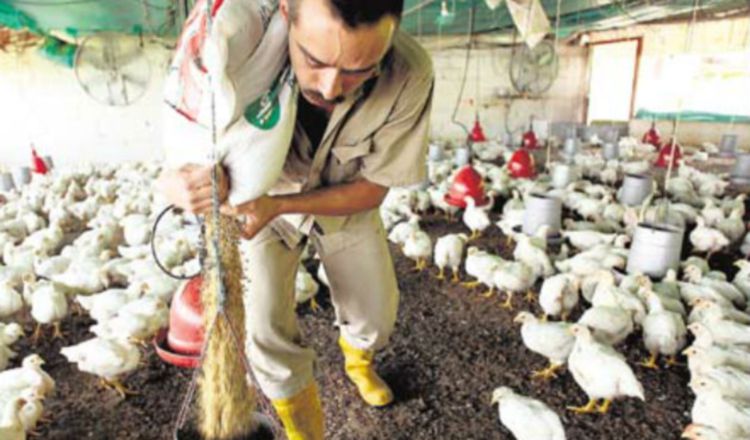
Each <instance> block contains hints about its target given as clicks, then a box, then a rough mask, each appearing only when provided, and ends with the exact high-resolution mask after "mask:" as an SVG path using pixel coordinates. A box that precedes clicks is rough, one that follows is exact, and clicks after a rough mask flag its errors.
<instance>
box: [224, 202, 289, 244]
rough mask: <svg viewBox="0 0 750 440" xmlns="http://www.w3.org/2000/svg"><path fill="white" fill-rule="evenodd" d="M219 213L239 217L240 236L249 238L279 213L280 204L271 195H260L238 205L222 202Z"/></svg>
mask: <svg viewBox="0 0 750 440" xmlns="http://www.w3.org/2000/svg"><path fill="white" fill-rule="evenodd" d="M221 213H222V214H224V215H229V216H233V217H239V219H240V220H241V221H242V225H241V227H240V233H241V235H242V238H244V239H246V240H250V239H251V238H253V237H255V235H256V234H257V233H258V232H259V231H260V230H261V229H263V227H265V226H266V225H267V224H268V223H269V222H270V221H271V220H273V219H274V218H276V216H277V215H279V214H280V213H281V206H280V204H279V202H278V200H277V199H275V198H273V197H269V196H260V197H259V198H257V199H255V200H251V201H249V202H247V203H243V204H241V205H238V206H230V205H228V204H224V205H222V207H221Z"/></svg>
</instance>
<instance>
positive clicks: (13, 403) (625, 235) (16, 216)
mask: <svg viewBox="0 0 750 440" xmlns="http://www.w3.org/2000/svg"><path fill="white" fill-rule="evenodd" d="M474 149H475V151H474V153H475V154H476V156H477V157H478V158H479V159H480V160H476V161H475V162H474V167H475V168H476V169H477V170H478V171H479V172H480V174H481V175H482V176H483V177H484V178H485V181H486V189H487V191H488V192H489V193H490V195H491V197H493V198H496V199H498V200H501V199H502V200H506V201H505V203H504V204H503V206H502V208H501V212H500V214H499V215H498V214H497V213H496V212H494V211H491V209H490V207H491V206H492V205H493V203H490V204H489V205H486V206H475V204H474V203H473V200H472V199H468V200H467V204H468V207H467V208H466V209H465V210H463V211H461V212H459V210H458V209H456V208H455V207H453V206H451V205H448V204H447V203H446V202H445V201H444V196H445V194H446V192H447V191H448V188H449V186H450V183H451V181H452V177H453V175H454V173H455V172H456V166H455V165H454V164H453V161H452V160H451V159H450V158H448V159H445V160H431V161H429V162H428V165H429V182H427V183H425V184H424V185H423V186H421V187H419V188H409V189H394V190H392V191H391V192H390V193H389V195H388V197H387V198H386V200H385V202H384V203H383V206H382V207H381V216H382V219H383V222H384V223H385V225H386V227H387V229H388V231H389V235H388V239H389V240H390V241H392V242H393V243H397V244H398V245H400V246H401V248H402V250H403V253H404V255H405V256H407V257H408V258H410V259H413V260H414V262H415V267H416V269H419V270H423V269H425V268H426V267H427V266H428V264H429V262H433V263H434V264H435V265H436V266H437V268H438V269H437V276H438V277H439V278H440V279H446V278H447V276H448V275H447V274H446V271H450V275H451V276H450V278H451V280H452V281H453V282H459V281H461V280H460V274H461V268H463V269H464V271H465V272H466V273H467V274H468V275H470V276H471V279H470V280H463V281H464V285H465V286H467V288H469V287H476V286H480V285H481V286H484V287H485V288H486V291H485V293H484V295H485V296H488V297H489V296H492V295H495V294H500V295H504V302H503V303H502V306H503V307H504V308H506V309H512V308H513V307H514V295H516V294H522V295H524V296H525V298H526V299H527V300H537V301H538V302H539V304H540V306H541V307H542V309H543V310H544V313H545V316H542V317H537V316H534V315H532V314H531V313H529V312H526V311H521V312H520V313H518V314H517V315H516V317H515V322H517V323H519V324H520V325H521V338H522V339H523V342H524V344H525V345H526V347H528V349H529V350H531V351H533V352H535V353H538V354H539V355H540V356H543V357H545V358H546V359H547V360H548V361H549V367H548V368H546V369H544V370H541V371H538V372H535V373H534V376H535V377H537V378H539V379H545V380H550V379H553V378H554V377H556V375H557V374H558V370H560V369H561V368H562V367H563V366H566V365H567V370H568V371H569V372H570V374H571V375H572V376H573V378H574V379H575V381H576V382H577V383H578V384H579V385H580V387H581V389H582V390H583V391H584V393H585V394H586V395H587V396H588V398H589V403H588V404H587V405H585V406H583V407H580V408H571V409H572V410H574V411H577V412H595V411H599V412H602V413H604V412H606V411H607V410H608V408H609V406H610V404H611V402H612V400H614V399H616V398H618V397H622V396H630V397H635V398H639V399H646V398H648V393H644V390H643V388H642V386H641V384H640V382H639V381H638V378H637V375H636V374H634V372H633V367H632V366H631V365H628V363H627V362H626V360H625V358H624V357H623V356H622V355H621V354H620V353H619V352H618V351H617V347H618V345H619V344H622V343H623V342H624V341H625V340H626V338H627V337H628V336H629V335H631V334H632V333H634V332H640V334H641V335H642V340H643V343H644V345H645V347H646V349H647V351H648V352H649V353H651V357H650V359H647V360H645V361H644V366H646V367H652V368H654V367H657V365H658V362H657V361H658V357H659V356H665V357H666V362H667V363H668V364H674V363H675V362H676V357H677V356H679V355H681V354H685V355H686V356H687V358H688V361H689V368H690V372H691V377H692V380H691V382H690V386H691V388H692V389H693V391H694V392H695V394H696V395H697V398H696V401H695V404H694V409H693V413H692V415H693V424H691V425H690V426H688V427H687V428H686V429H685V432H684V435H685V436H686V437H689V438H692V439H699V438H700V439H709V440H710V439H750V314H748V313H747V307H748V301H750V263H749V262H747V261H745V260H738V261H737V262H736V265H737V266H738V268H739V269H740V270H739V272H738V273H737V275H736V276H735V277H734V278H733V279H732V280H728V279H727V276H726V274H724V273H722V272H718V271H715V270H712V268H711V267H710V265H709V263H708V262H707V260H706V259H704V258H701V257H699V256H698V255H703V256H705V255H706V254H712V253H715V252H720V251H727V250H730V249H734V248H740V249H741V252H742V253H743V254H744V255H747V254H750V236H749V235H748V234H747V227H746V224H745V222H744V220H743V219H744V217H745V204H744V197H743V196H739V197H734V198H730V197H725V191H726V189H727V186H728V183H727V181H726V179H725V178H724V177H723V176H718V175H716V174H713V173H707V172H702V171H700V170H698V169H696V168H693V167H691V166H688V165H683V166H681V167H680V168H679V169H678V170H677V174H676V175H675V176H673V178H672V179H671V180H670V182H669V185H668V188H667V195H668V198H669V200H670V204H669V209H668V210H666V211H665V210H664V209H663V207H664V196H663V195H655V196H654V197H653V198H650V199H649V200H648V201H647V202H646V203H645V205H644V206H643V207H626V206H622V205H620V204H618V203H617V191H616V190H617V188H616V185H617V182H618V181H619V178H620V177H621V176H622V174H623V173H625V172H628V173H641V172H646V171H648V170H649V169H650V168H651V162H652V160H653V152H652V148H651V147H650V146H645V145H641V144H640V143H639V142H637V141H635V140H633V139H632V138H624V139H622V140H621V142H620V159H619V160H610V161H605V160H604V159H602V158H601V157H600V155H599V154H598V152H596V151H595V150H593V149H589V150H588V151H582V152H580V153H578V154H576V156H575V157H574V158H573V160H574V162H575V164H576V165H577V166H578V167H579V168H580V170H581V174H582V178H581V179H580V180H578V181H576V182H574V183H571V184H570V185H568V186H567V187H565V188H563V189H555V188H553V187H552V186H551V184H550V179H549V176H546V175H541V176H539V177H538V178H537V179H534V180H516V179H512V178H511V177H510V175H509V174H508V171H507V169H506V167H501V166H497V165H495V164H494V163H493V162H492V161H494V160H495V159H497V158H498V157H501V156H505V158H506V159H507V158H508V156H509V154H510V153H511V152H510V151H508V150H506V149H505V148H504V147H503V146H501V145H498V144H496V143H493V142H487V143H483V144H475V145H474ZM700 154H704V153H703V152H701V153H696V156H694V157H699V155H700ZM159 171H160V167H159V165H158V164H146V163H135V164H124V165H118V166H111V165H99V166H96V167H94V166H81V167H78V168H75V169H68V170H64V169H61V170H55V171H54V172H53V173H51V174H50V175H47V176H35V177H34V179H33V181H32V183H31V184H29V185H28V186H26V187H24V188H23V189H22V190H21V191H19V192H12V193H7V194H4V195H3V197H2V198H3V200H2V201H0V261H1V263H0V320H2V322H3V323H2V324H0V325H2V327H0V414H1V415H2V419H0V438H2V439H8V440H17V439H24V438H26V433H27V432H33V430H34V428H35V426H36V424H37V422H38V421H39V420H40V418H41V416H42V412H43V402H44V397H45V396H47V395H48V394H49V393H51V392H53V391H54V380H52V378H51V377H50V376H49V375H47V373H45V372H44V370H43V369H42V365H43V364H44V361H43V360H42V359H41V357H40V356H39V355H37V354H30V355H28V356H27V357H25V358H24V359H23V362H22V365H21V366H20V367H18V368H13V369H7V367H8V365H9V362H10V361H11V359H13V358H14V357H15V356H16V353H15V352H14V351H13V349H12V347H13V344H14V343H16V342H17V341H18V340H19V338H21V337H24V336H26V335H24V332H23V330H22V327H21V325H19V324H18V323H22V324H24V323H29V322H33V323H34V324H35V326H36V328H35V331H34V334H33V335H28V337H30V338H32V339H38V338H44V337H58V336H60V335H61V334H62V333H63V332H64V330H65V319H66V317H68V316H69V314H71V313H86V314H88V315H89V316H90V318H91V319H92V320H93V321H95V324H94V325H92V326H91V328H90V331H91V337H90V339H88V340H86V341H84V342H82V343H79V344H77V345H74V346H68V347H64V348H62V350H61V353H62V354H63V355H64V356H65V357H66V358H67V359H68V360H69V361H70V362H73V363H76V364H77V366H78V368H79V369H80V370H81V371H84V372H86V373H91V374H94V375H96V376H98V377H99V378H100V379H101V383H102V384H103V385H105V386H107V387H110V388H113V389H114V390H116V391H117V392H119V393H120V394H122V395H123V396H124V395H126V394H127V393H129V392H130V391H129V390H128V389H127V388H126V387H125V386H124V385H123V383H122V381H121V379H122V378H124V377H125V376H126V375H127V374H128V373H130V372H132V371H134V370H135V369H136V368H138V366H139V363H140V361H141V355H142V348H141V347H140V345H142V344H143V343H144V342H146V341H149V340H150V339H151V337H152V336H153V335H154V334H155V333H156V332H157V331H158V330H159V329H160V328H162V327H164V326H165V325H167V320H168V315H169V313H168V307H169V303H170V300H171V297H172V295H173V294H174V292H175V291H176V290H177V289H178V288H179V282H178V281H176V280H174V279H172V278H170V277H168V276H166V275H165V274H164V273H163V272H162V271H161V270H160V269H159V268H158V267H157V266H156V265H155V264H154V261H153V258H152V256H151V250H150V246H149V243H150V240H151V238H152V237H151V234H152V226H153V223H154V220H155V217H156V215H158V213H159V212H160V211H161V209H162V208H163V206H164V203H163V201H160V200H158V197H155V195H154V193H153V191H152V182H153V180H154V178H155V177H156V176H157V175H158V173H159ZM594 182H597V183H594ZM540 192H541V193H546V194H548V195H553V196H556V197H559V198H560V199H561V200H562V201H563V205H564V206H565V208H567V210H569V211H571V212H574V213H575V214H576V216H577V217H578V218H577V219H575V220H574V219H572V218H566V219H564V221H563V225H564V226H563V230H562V231H561V233H562V236H563V237H564V238H565V241H566V243H565V244H563V245H562V248H561V251H560V252H559V253H555V254H552V253H551V252H550V251H549V250H548V243H547V241H548V240H547V232H548V230H547V229H546V228H545V227H543V228H540V229H539V230H538V231H537V234H536V235H535V236H526V235H523V234H521V233H519V232H516V231H518V230H520V226H521V224H522V222H523V214H524V200H525V199H526V198H527V197H528V195H529V194H530V193H540ZM431 210H436V211H438V212H442V213H444V214H445V216H446V217H447V218H449V219H454V220H456V221H458V218H457V216H458V215H459V214H460V221H463V223H464V224H465V225H466V228H467V233H466V234H449V235H446V236H443V237H439V238H437V240H436V241H435V242H434V243H433V239H432V238H431V237H430V235H429V234H427V233H426V232H424V231H423V230H422V229H421V228H420V215H421V214H422V213H425V212H427V211H431ZM665 212H666V215H667V216H668V218H667V221H669V223H671V224H676V225H682V226H683V227H685V228H686V229H687V230H688V231H691V232H689V240H690V242H691V243H692V246H693V248H694V251H695V253H696V254H697V255H696V256H692V257H691V258H689V259H687V260H686V261H684V262H683V263H682V268H681V269H682V270H681V273H679V274H678V272H676V271H670V273H669V274H668V275H667V276H666V277H665V278H664V279H663V280H658V281H654V280H651V279H649V278H648V277H646V276H643V275H640V274H629V275H626V274H624V273H623V270H624V268H625V267H626V262H627V257H628V249H627V245H628V243H629V241H630V238H631V237H632V234H633V230H634V228H635V227H636V226H637V224H638V222H639V221H641V220H643V219H646V220H649V221H657V220H660V219H661V217H660V216H663V215H664V213H665ZM491 218H492V219H491ZM662 220H663V219H662ZM185 225H186V219H185V218H183V216H182V215H179V214H175V213H171V214H169V215H167V216H166V217H165V218H164V220H163V221H162V223H161V225H160V229H159V230H160V232H159V234H158V237H156V238H155V242H156V245H157V249H158V255H159V257H160V260H161V261H162V262H163V264H164V265H165V266H167V267H168V268H169V269H170V270H171V271H172V272H174V273H177V274H189V273H195V272H196V271H197V270H198V269H199V262H198V258H197V253H198V246H199V243H198V241H197V240H198V239H199V234H198V233H197V232H196V231H195V230H190V228H187V227H186V226H185ZM492 227H498V228H500V229H501V230H502V232H503V233H504V235H505V236H507V237H508V240H509V243H510V241H511V240H512V241H513V242H514V243H515V245H514V246H515V247H514V251H513V259H512V260H511V259H503V258H501V257H500V256H499V255H494V254H492V253H491V252H487V251H485V250H481V249H479V248H478V247H474V246H471V243H472V240H473V239H475V238H476V237H478V236H480V235H481V234H482V232H483V231H485V230H487V228H492ZM305 258H307V256H306V257H305ZM678 275H680V276H678ZM317 278H318V280H320V281H321V282H323V283H326V284H327V282H326V277H325V273H324V271H323V269H322V266H320V268H319V271H318V274H317ZM539 281H542V284H541V290H540V291H539V294H538V295H537V294H536V293H535V292H534V288H535V286H536V285H537V283H538V282H539ZM446 282H447V281H446ZM296 290H297V292H296V293H297V301H298V302H304V301H307V300H309V299H313V301H314V296H315V294H316V293H317V291H318V284H317V282H316V281H315V279H314V278H313V276H312V275H311V274H309V273H308V272H307V271H306V270H305V269H304V266H302V265H300V270H299V272H298V276H297V284H296ZM581 297H582V298H583V301H585V302H586V303H588V304H590V307H588V308H587V309H586V310H585V311H584V313H583V315H582V316H581V317H580V318H579V319H578V320H577V322H568V321H567V320H568V319H569V318H570V316H571V313H572V312H573V310H574V309H575V308H576V307H580V305H579V304H580V303H582V300H581ZM515 302H516V305H517V304H518V300H516V301H515ZM313 306H314V307H315V304H314V302H313ZM50 326H51V327H52V331H51V332H50V331H49V330H48V327H50ZM688 331H690V332H692V333H693V335H694V336H695V342H694V343H693V344H692V345H691V346H689V347H687V346H686V343H687V337H688ZM3 370H4V371H3ZM492 398H493V402H496V403H497V404H498V406H499V411H500V419H501V422H502V423H503V424H504V425H505V426H506V427H507V428H508V429H510V430H511V431H512V432H513V434H514V435H515V436H516V438H518V439H519V440H545V439H550V440H559V439H563V438H565V433H564V428H563V426H562V424H561V422H560V419H559V417H558V415H557V414H556V413H555V412H554V411H552V410H551V409H550V408H548V407H547V406H546V405H545V404H544V403H542V402H540V401H538V400H535V399H531V398H528V397H524V396H521V395H519V394H516V393H515V392H514V391H513V390H511V389H510V388H507V387H502V386H501V387H499V388H497V389H496V390H495V392H494V393H493V396H492Z"/></svg>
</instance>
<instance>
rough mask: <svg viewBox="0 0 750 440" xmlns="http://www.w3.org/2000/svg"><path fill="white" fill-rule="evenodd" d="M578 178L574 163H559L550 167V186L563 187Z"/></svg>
mask: <svg viewBox="0 0 750 440" xmlns="http://www.w3.org/2000/svg"><path fill="white" fill-rule="evenodd" d="M578 178H579V172H578V168H577V167H576V166H575V165H569V164H564V163H559V164H557V165H555V167H554V168H553V169H552V186H553V187H555V188H557V189H562V188H565V187H566V186H568V185H570V184H571V183H573V182H575V181H576V180H578Z"/></svg>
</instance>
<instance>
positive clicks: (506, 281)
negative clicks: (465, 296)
mask: <svg viewBox="0 0 750 440" xmlns="http://www.w3.org/2000/svg"><path fill="white" fill-rule="evenodd" d="M534 282H536V278H535V277H534V272H533V271H532V270H531V268H530V267H529V266H527V265H525V264H523V263H520V262H517V261H508V262H505V263H502V264H500V265H498V266H497V267H496V268H495V270H494V272H493V274H492V285H493V286H494V287H495V288H496V289H498V290H499V291H501V292H505V295H506V296H505V302H503V303H502V305H501V307H503V308H505V309H512V308H513V295H514V294H515V293H520V292H526V300H527V301H533V300H534V299H535V297H534V292H532V291H531V287H532V286H533V285H534Z"/></svg>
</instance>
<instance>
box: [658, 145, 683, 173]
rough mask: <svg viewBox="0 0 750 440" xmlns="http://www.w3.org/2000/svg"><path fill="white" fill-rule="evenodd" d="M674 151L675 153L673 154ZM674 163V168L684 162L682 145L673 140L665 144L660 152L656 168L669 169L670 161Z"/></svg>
mask: <svg viewBox="0 0 750 440" xmlns="http://www.w3.org/2000/svg"><path fill="white" fill-rule="evenodd" d="M672 150H674V153H672ZM670 160H672V161H674V164H673V165H672V167H673V168H677V167H679V166H680V160H682V147H681V146H680V144H678V143H677V142H675V141H674V140H671V141H669V142H667V143H666V144H664V146H663V147H661V150H659V157H658V158H657V159H656V162H655V163H654V166H655V167H657V168H669V161H670Z"/></svg>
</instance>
